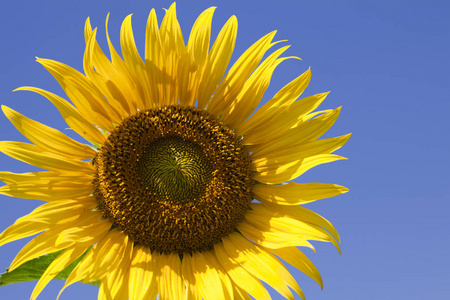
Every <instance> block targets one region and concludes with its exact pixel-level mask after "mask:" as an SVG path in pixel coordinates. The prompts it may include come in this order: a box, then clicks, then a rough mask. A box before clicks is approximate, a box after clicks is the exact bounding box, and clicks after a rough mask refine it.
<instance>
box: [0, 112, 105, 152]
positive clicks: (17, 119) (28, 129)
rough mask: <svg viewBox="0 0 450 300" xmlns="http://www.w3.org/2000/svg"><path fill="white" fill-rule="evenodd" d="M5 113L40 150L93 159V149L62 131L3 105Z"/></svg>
mask: <svg viewBox="0 0 450 300" xmlns="http://www.w3.org/2000/svg"><path fill="white" fill-rule="evenodd" d="M2 109H3V113H4V114H5V115H6V116H7V117H8V119H9V120H10V121H11V123H13V125H14V126H15V127H16V128H17V130H19V131H20V133H22V134H23V135H24V136H25V137H26V138H27V139H29V140H30V141H31V142H32V143H34V144H35V145H37V146H39V147H40V148H42V149H44V150H47V151H50V152H53V153H56V154H59V155H64V156H67V157H71V158H79V159H83V158H84V159H86V158H93V157H94V156H95V154H96V152H95V151H94V149H92V148H91V147H89V146H87V145H84V144H81V143H79V142H77V141H75V140H73V139H71V138H69V137H68V136H67V135H65V134H63V133H61V132H60V131H58V130H56V129H53V128H51V127H48V126H46V125H44V124H41V123H39V122H36V121H33V120H31V119H29V118H27V117H25V116H24V115H22V114H20V113H18V112H16V111H14V110H12V109H10V108H9V107H6V106H4V105H2Z"/></svg>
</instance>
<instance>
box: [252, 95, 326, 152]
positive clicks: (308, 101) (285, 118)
mask: <svg viewBox="0 0 450 300" xmlns="http://www.w3.org/2000/svg"><path fill="white" fill-rule="evenodd" d="M327 95H328V93H322V94H317V95H313V96H309V97H306V98H303V99H299V100H298V101H296V102H294V103H292V104H291V105H289V106H287V107H286V108H285V109H284V110H283V111H282V112H281V113H279V114H277V115H276V117H274V118H272V119H270V120H267V121H266V123H265V126H262V127H258V128H257V129H256V128H253V130H252V131H251V132H249V134H247V135H246V136H245V144H246V145H255V144H261V143H263V144H264V145H263V147H265V146H266V143H267V142H271V141H273V140H277V139H280V140H286V135H285V134H286V133H288V132H289V130H290V129H291V128H292V127H294V126H297V123H298V122H300V121H301V120H302V118H303V117H304V116H305V115H306V114H307V113H309V112H310V111H312V110H314V109H315V108H316V107H318V106H319V105H320V104H321V103H322V102H323V100H325V98H326V96H327ZM289 137H290V138H296V137H292V136H289Z"/></svg>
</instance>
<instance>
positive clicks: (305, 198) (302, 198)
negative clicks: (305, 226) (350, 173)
mask: <svg viewBox="0 0 450 300" xmlns="http://www.w3.org/2000/svg"><path fill="white" fill-rule="evenodd" d="M252 192H253V194H254V198H255V199H257V200H259V201H268V202H271V203H275V204H279V205H299V204H305V203H309V202H312V201H316V200H319V199H324V198H329V197H334V196H337V195H340V194H343V193H346V192H348V189H347V188H345V187H343V186H340V185H337V184H329V183H317V182H311V183H296V182H289V183H288V184H286V185H279V186H274V185H265V184H255V185H254V186H253V188H252Z"/></svg>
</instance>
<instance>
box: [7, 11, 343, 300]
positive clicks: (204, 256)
mask: <svg viewBox="0 0 450 300" xmlns="http://www.w3.org/2000/svg"><path fill="white" fill-rule="evenodd" d="M214 9H215V8H209V9H207V10H205V11H204V12H203V13H202V14H200V16H199V17H198V19H197V20H196V22H195V24H194V25H193V28H192V30H191V33H190V36H189V40H188V42H187V45H185V43H184V40H183V35H182V32H181V29H180V26H179V23H178V21H177V18H176V9H175V3H174V4H173V5H172V6H171V7H170V8H169V9H168V10H167V11H166V14H165V16H164V18H163V20H162V23H161V25H160V26H158V21H157V18H156V14H155V11H154V10H152V11H151V12H150V15H149V18H148V22H147V28H146V42H145V45H146V46H145V59H142V58H141V57H140V54H139V52H138V50H137V48H136V45H135V41H134V36H133V32H132V27H131V16H128V17H127V18H126V19H125V20H124V22H123V24H122V27H121V32H120V44H121V45H120V46H121V50H122V57H121V56H120V55H119V54H118V52H117V51H116V50H115V48H114V47H113V45H112V43H111V41H110V38H109V35H108V31H107V30H106V37H107V41H108V46H109V51H110V53H111V59H109V58H107V57H106V56H105V54H104V52H103V51H102V49H101V48H100V46H99V45H98V43H97V42H96V33H97V29H92V27H91V24H90V21H89V19H87V21H86V25H85V30H84V34H85V41H86V50H85V53H84V60H83V68H84V74H82V73H80V72H78V71H77V70H75V69H73V68H71V67H69V66H67V65H65V64H62V63H60V62H56V61H53V60H48V59H41V58H38V59H37V61H38V62H39V63H41V64H42V65H43V66H44V67H45V68H46V69H47V70H48V71H49V72H50V73H51V74H52V75H53V77H54V78H55V79H56V80H57V81H58V82H59V84H60V85H61V87H62V88H63V90H64V91H65V93H66V95H67V97H68V98H69V99H70V101H71V103H70V102H68V101H67V100H65V99H63V98H61V97H59V96H57V95H55V94H53V93H50V92H47V91H45V90H42V89H39V88H35V87H22V88H19V89H18V90H27V91H33V92H36V93H38V94H41V95H42V96H44V97H45V98H47V99H48V100H50V101H51V102H52V103H53V104H54V105H55V106H56V108H57V109H58V110H59V112H60V113H61V115H62V117H63V118H64V119H65V121H66V122H67V124H68V125H69V126H70V128H72V129H73V130H74V131H75V132H76V133H78V134H79V135H80V136H81V137H83V138H85V139H86V140H87V141H88V142H89V143H90V145H86V144H83V143H80V142H78V141H76V140H74V139H72V138H70V137H68V136H66V135H65V134H63V133H61V132H60V131H58V130H56V129H53V128H50V127H48V126H46V125H43V124H41V123H39V122H37V121H34V120H31V119H29V118H27V117H25V116H23V115H21V114H20V113H18V112H16V111H14V110H12V109H10V108H8V107H4V106H3V107H2V108H3V112H4V113H5V115H6V116H7V117H8V118H9V119H10V121H11V122H12V123H13V125H14V126H15V127H16V128H17V129H18V130H19V131H20V132H21V133H22V134H23V135H24V136H25V137H26V138H28V139H29V140H30V142H31V143H21V142H11V141H3V142H0V151H2V152H3V153H5V154H6V155H9V156H11V157H13V158H15V159H18V160H21V161H23V162H26V163H28V164H31V165H34V166H37V167H39V168H42V169H44V170H45V171H43V172H32V173H23V174H14V173H10V172H1V173H0V179H1V180H2V181H4V182H5V183H6V185H4V186H2V187H1V188H0V193H2V194H4V195H9V196H12V197H18V198H29V199H37V200H42V201H45V202H46V203H45V204H43V205H42V206H40V207H38V208H37V209H36V210H34V211H33V212H31V213H30V214H28V215H26V216H24V217H22V218H20V219H18V220H17V221H16V222H15V223H14V224H13V225H12V226H10V227H9V228H7V229H6V230H5V231H4V232H3V233H2V234H1V235H0V245H2V244H5V243H8V242H11V241H14V240H17V239H21V238H24V237H28V236H32V235H35V234H39V235H37V236H36V237H35V238H34V239H32V240H31V241H30V242H29V243H28V244H27V245H26V246H25V247H24V248H23V249H22V250H21V251H20V252H19V253H18V255H17V257H16V258H15V259H14V261H13V262H12V264H11V267H10V270H14V269H16V268H18V267H19V266H20V265H22V264H23V263H25V262H27V261H29V260H31V259H34V258H37V257H39V256H42V255H45V254H49V253H55V252H57V251H61V253H60V254H59V256H57V258H56V259H55V260H54V261H53V262H52V263H51V264H50V265H49V267H48V268H47V270H46V271H45V273H44V274H43V275H42V277H41V278H40V280H39V282H38V283H37V285H36V287H35V289H34V291H33V293H32V296H31V299H35V298H36V297H37V296H38V294H39V293H40V292H41V291H42V289H43V288H44V287H45V285H46V284H47V283H48V282H49V281H50V280H51V279H53V278H54V277H55V276H56V275H57V274H58V273H59V272H60V271H61V270H63V269H64V268H66V267H67V266H68V265H70V264H71V263H72V262H74V261H75V260H76V259H77V258H80V257H82V259H81V260H80V261H79V263H78V264H77V265H76V266H75V268H74V269H73V271H72V272H71V273H70V275H69V276H68V278H67V280H66V283H65V285H64V287H63V289H62V290H64V289H65V288H66V287H68V286H70V285H71V284H73V283H74V282H77V281H82V282H83V283H89V282H93V281H101V284H100V289H99V295H98V298H99V299H155V298H156V297H157V296H159V298H160V299H202V298H203V299H250V296H249V295H251V296H253V297H254V298H256V299H269V298H270V296H269V294H268V292H267V290H266V289H265V287H264V286H263V284H262V283H261V281H264V282H266V283H267V284H269V285H270V286H272V287H273V288H274V289H275V290H276V291H277V292H279V293H280V294H281V295H282V296H284V297H285V298H289V299H293V298H294V296H293V294H292V292H291V289H292V290H293V291H295V292H296V293H297V294H299V295H300V296H301V297H303V293H302V291H301V289H300V287H299V286H298V284H297V283H296V281H295V279H294V278H293V277H292V275H291V274H290V273H289V272H288V271H287V269H286V267H285V266H284V264H283V263H282V262H281V261H280V260H279V259H282V260H284V261H285V262H286V263H288V264H291V265H293V266H294V267H296V268H298V269H299V270H301V271H303V272H304V273H305V274H307V275H309V276H310V277H311V278H313V279H314V280H315V281H317V282H318V283H319V284H320V285H322V280H321V277H320V274H319V272H318V271H317V269H316V268H315V267H314V265H313V264H312V263H311V261H310V260H309V259H308V258H307V257H306V256H305V255H304V254H303V253H302V252H301V251H300V250H299V248H298V246H302V247H309V248H312V249H314V248H313V246H312V245H311V244H310V243H309V241H311V240H317V241H326V242H331V243H333V244H334V245H335V246H336V247H337V248H338V249H339V235H338V233H337V231H336V230H335V228H334V227H333V225H332V224H331V223H330V222H328V221H327V220H326V219H324V218H323V217H321V216H319V215H318V214H316V213H314V212H312V211H310V210H308V209H306V208H304V207H302V206H300V205H302V204H305V203H308V202H311V201H315V200H318V199H322V198H327V197H332V196H336V195H338V194H342V193H345V192H347V191H348V190H347V189H346V188H344V187H342V186H339V185H334V184H325V183H296V182H293V181H292V180H293V179H295V178H297V177H299V176H300V175H301V174H303V173H304V172H306V171H307V170H309V169H311V168H313V167H315V166H317V165H320V164H323V163H328V162H332V161H336V160H340V159H343V157H341V156H338V155H334V154H331V153H332V152H334V151H335V150H337V149H338V148H340V147H341V146H342V145H344V144H345V143H346V141H347V140H348V138H349V135H344V136H341V137H335V138H326V139H319V138H320V137H321V136H322V135H323V134H324V133H325V132H326V131H327V130H328V129H329V128H330V127H331V126H332V125H333V123H334V122H335V121H336V119H337V117H338V115H339V111H340V108H337V109H333V110H322V111H315V109H316V108H317V107H318V106H319V105H320V104H321V102H322V101H323V100H324V99H325V97H326V96H327V93H322V94H317V95H313V96H309V97H306V98H302V99H299V97H300V95H301V94H302V92H303V91H304V90H305V88H306V87H307V85H308V84H309V81H310V70H307V71H306V72H305V73H303V74H301V75H300V76H299V77H297V78H295V79H294V80H292V81H291V82H289V83H288V84H287V85H286V86H284V87H283V88H282V89H281V90H280V91H279V92H277V93H276V94H275V95H274V96H273V97H272V98H271V99H270V100H268V101H267V102H266V103H265V104H264V105H262V107H261V108H259V109H258V110H256V108H257V106H258V104H259V103H260V101H261V99H262V97H263V95H264V92H265V90H266V89H267V87H268V85H269V82H270V79H271V76H272V74H273V72H274V70H275V68H276V67H277V66H278V65H279V64H280V63H281V62H282V61H284V60H286V59H288V58H290V57H282V56H281V55H282V54H283V52H285V50H286V49H287V48H288V46H285V47H282V48H280V49H278V50H275V51H274V52H273V53H271V54H270V55H267V57H266V58H264V59H263V57H264V56H265V54H266V52H267V51H268V50H269V49H270V48H272V47H273V46H274V45H275V44H277V42H274V41H273V39H274V36H275V32H271V33H269V34H267V35H265V36H264V37H262V38H261V39H259V40H258V41H257V42H256V43H254V44H253V45H252V46H251V47H250V48H248V50H246V51H245V52H244V53H243V54H242V55H241V56H240V58H239V59H237V61H236V62H235V63H234V64H233V65H232V66H231V67H230V69H229V71H228V72H226V70H227V66H228V63H229V61H230V58H231V54H232V52H233V48H234V45H235V39H236V34H237V20H236V17H235V16H232V17H231V18H230V19H229V20H228V21H227V22H226V24H225V25H224V26H223V28H222V29H221V30H220V32H219V34H218V36H217V38H216V40H215V41H214V43H213V45H212V47H211V48H210V46H209V45H210V34H211V20H212V16H213V13H214ZM107 23H108V19H107V20H106V27H107ZM255 110H256V111H255ZM261 266H264V267H261ZM61 292H62V291H61Z"/></svg>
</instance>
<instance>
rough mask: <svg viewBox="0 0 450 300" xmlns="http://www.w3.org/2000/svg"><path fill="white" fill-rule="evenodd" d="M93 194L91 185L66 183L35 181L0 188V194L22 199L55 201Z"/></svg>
mask: <svg viewBox="0 0 450 300" xmlns="http://www.w3.org/2000/svg"><path fill="white" fill-rule="evenodd" d="M93 192H94V185H92V184H91V183H84V184H78V183H73V182H67V181H63V182H61V181H53V182H52V181H51V180H47V179H45V180H35V181H31V182H28V181H25V182H20V183H11V184H8V185H4V186H2V187H0V194H3V195H7V196H11V197H15V198H23V199H35V200H42V201H47V202H49V201H55V200H60V199H73V198H77V197H81V196H88V195H90V194H92V193H93Z"/></svg>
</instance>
